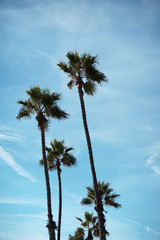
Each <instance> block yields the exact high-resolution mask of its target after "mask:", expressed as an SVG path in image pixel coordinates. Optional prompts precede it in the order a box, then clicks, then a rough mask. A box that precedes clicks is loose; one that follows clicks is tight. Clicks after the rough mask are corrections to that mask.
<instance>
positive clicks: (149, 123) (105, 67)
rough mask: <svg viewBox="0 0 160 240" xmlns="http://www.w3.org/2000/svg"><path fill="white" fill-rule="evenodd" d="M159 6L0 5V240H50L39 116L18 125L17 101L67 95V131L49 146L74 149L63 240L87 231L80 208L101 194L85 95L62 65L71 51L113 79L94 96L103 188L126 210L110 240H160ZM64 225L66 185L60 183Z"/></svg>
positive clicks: (146, 0) (66, 179)
mask: <svg viewBox="0 0 160 240" xmlns="http://www.w3.org/2000/svg"><path fill="white" fill-rule="evenodd" d="M159 24H160V2H159V0H139V1H138V0H136V1H125V0H119V1H116V0H114V1H113V0H106V1H103V0H100V1H96V0H94V1H90V0H82V1H76V0H75V1H73V0H68V1H67V0H62V1H55V0H53V1H51V0H46V1H42V0H39V1H38V0H37V1H36V0H32V1H30V0H28V1H27V0H26V1H24V0H22V1H20V0H19V1H17V0H14V1H13V0H12V1H11V0H1V1H0V52H1V54H0V81H1V88H0V103H1V108H0V116H1V118H0V240H13V239H16V240H20V239H23V240H28V239H30V240H33V239H34V240H47V239H48V234H47V229H46V228H45V224H46V219H47V216H46V215H47V210H46V191H45V182H44V174H43V168H41V167H39V160H40V159H41V145H40V144H41V142H40V132H39V131H38V129H37V123H36V121H35V117H34V116H33V117H32V119H31V120H21V121H20V122H18V121H17V120H16V116H17V113H18V110H19V106H18V105H17V100H19V99H25V98H26V94H25V90H27V89H29V88H30V87H32V86H35V85H37V84H39V85H40V86H41V88H49V89H51V90H52V91H54V92H59V93H61V94H62V101H61V103H60V104H61V108H62V109H64V110H66V111H67V112H68V113H69V114H70V118H69V119H68V120H65V121H61V122H60V121H56V120H53V121H51V125H50V129H49V131H48V132H47V134H46V142H47V145H49V143H50V140H52V139H54V138H57V139H58V140H61V139H64V140H65V143H66V145H67V146H68V147H70V146H71V147H74V154H75V156H76V157H77V161H78V166H77V167H76V168H70V169H67V168H65V169H63V172H62V181H63V227H62V240H66V239H67V238H68V234H72V233H73V232H74V231H75V229H76V227H77V226H79V225H78V224H79V223H78V221H77V220H76V219H75V217H76V216H77V217H83V212H84V211H86V210H87V211H90V212H91V211H93V208H92V207H82V206H81V205H80V200H81V198H82V197H84V196H85V194H86V191H85V187H86V186H90V185H91V184H92V178H91V172H90V166H89V161H88V152H87V147H86V142H85V136H84V131H83V126H82V119H81V112H80V106H79V99H78V94H77V90H76V89H74V90H73V91H70V90H69V89H68V88H67V87H66V83H67V82H68V78H67V76H66V75H65V74H64V73H63V72H61V71H60V70H59V69H58V67H57V66H56V63H58V62H59V61H61V60H65V54H66V53H67V51H74V50H78V51H79V52H80V53H84V52H89V53H91V54H92V55H98V58H99V69H100V70H101V71H102V72H103V73H105V74H106V76H107V77H108V79H109V83H108V84H103V86H102V87H98V89H97V94H96V95H95V96H94V97H87V96H85V102H86V108H87V116H88V124H89V129H90V134H91V137H92V144H93V149H94V158H95V165H96V171H97V177H98V179H99V180H104V181H105V182H107V181H110V182H111V187H113V188H114V189H115V192H116V193H119V194H120V195H121V196H120V198H119V199H118V202H119V203H121V204H122V208H121V209H119V210H117V209H113V208H111V207H110V208H106V210H107V211H108V214H107V215H106V217H107V223H106V224H107V230H108V231H109V232H110V234H111V235H110V237H109V238H108V239H110V240H117V239H118V240H144V239H145V240H158V239H160V229H159V225H160V207H159V201H160V194H159V186H160V127H159V119H160V114H159V106H160V96H159V95H160V91H159V90H160V82H159V79H160V71H159V63H160V30H159V29H160V28H159ZM50 179H51V189H52V207H53V214H54V220H56V221H57V212H58V211H57V209H58V186H57V176H56V173H55V172H53V173H51V174H50Z"/></svg>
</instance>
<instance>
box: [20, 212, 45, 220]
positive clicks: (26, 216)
mask: <svg viewBox="0 0 160 240" xmlns="http://www.w3.org/2000/svg"><path fill="white" fill-rule="evenodd" d="M17 216H18V217H25V218H33V219H34V218H36V219H46V214H21V213H19V214H18V215H17Z"/></svg>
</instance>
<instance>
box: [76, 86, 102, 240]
mask: <svg viewBox="0 0 160 240" xmlns="http://www.w3.org/2000/svg"><path fill="white" fill-rule="evenodd" d="M78 93H79V98H80V104H81V110H82V117H83V125H84V130H85V135H86V140H87V146H88V152H89V160H90V166H91V172H92V177H93V187H94V192H95V197H96V203H95V204H96V211H97V214H98V222H99V232H100V240H106V231H105V216H104V214H103V205H102V200H101V197H100V195H99V191H98V185H97V177H96V171H95V166H94V160H93V152H92V146H91V140H90V135H89V130H88V125H87V118H86V110H85V105H84V99H83V92H82V88H81V86H80V85H79V86H78Z"/></svg>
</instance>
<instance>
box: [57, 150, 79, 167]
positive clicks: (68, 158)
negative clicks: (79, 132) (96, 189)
mask: <svg viewBox="0 0 160 240" xmlns="http://www.w3.org/2000/svg"><path fill="white" fill-rule="evenodd" d="M61 162H62V164H63V165H64V166H66V167H71V166H76V165H77V160H76V158H75V157H74V156H73V155H72V154H69V153H66V154H64V155H63V157H62V159H61Z"/></svg>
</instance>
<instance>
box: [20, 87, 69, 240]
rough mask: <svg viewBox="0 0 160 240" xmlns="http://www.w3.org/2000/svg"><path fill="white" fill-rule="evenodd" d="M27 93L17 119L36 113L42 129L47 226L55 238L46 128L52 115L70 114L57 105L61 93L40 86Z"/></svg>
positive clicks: (52, 238)
mask: <svg viewBox="0 0 160 240" xmlns="http://www.w3.org/2000/svg"><path fill="white" fill-rule="evenodd" d="M26 93H27V94H28V97H29V98H28V99H27V100H25V101H18V104H20V105H21V108H20V111H19V113H18V116H17V119H18V120H20V119H21V118H26V117H27V118H30V117H31V114H36V120H37V122H38V128H39V129H40V131H41V144H42V157H43V161H44V173H45V181H46V190H47V209H48V224H47V226H46V227H47V228H48V233H49V239H50V240H55V228H56V225H55V222H54V221H53V216H52V207H51V191H50V182H49V175H48V168H47V160H46V152H45V130H46V128H47V126H48V123H49V118H50V117H52V118H56V119H59V120H60V119H65V118H67V117H68V114H67V113H66V112H64V111H62V110H61V109H60V107H59V106H58V105H57V103H58V101H59V100H60V99H61V95H60V94H58V93H54V92H53V93H51V92H50V91H49V90H48V89H44V90H42V89H41V88H40V87H39V86H36V87H32V88H30V90H28V91H26Z"/></svg>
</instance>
